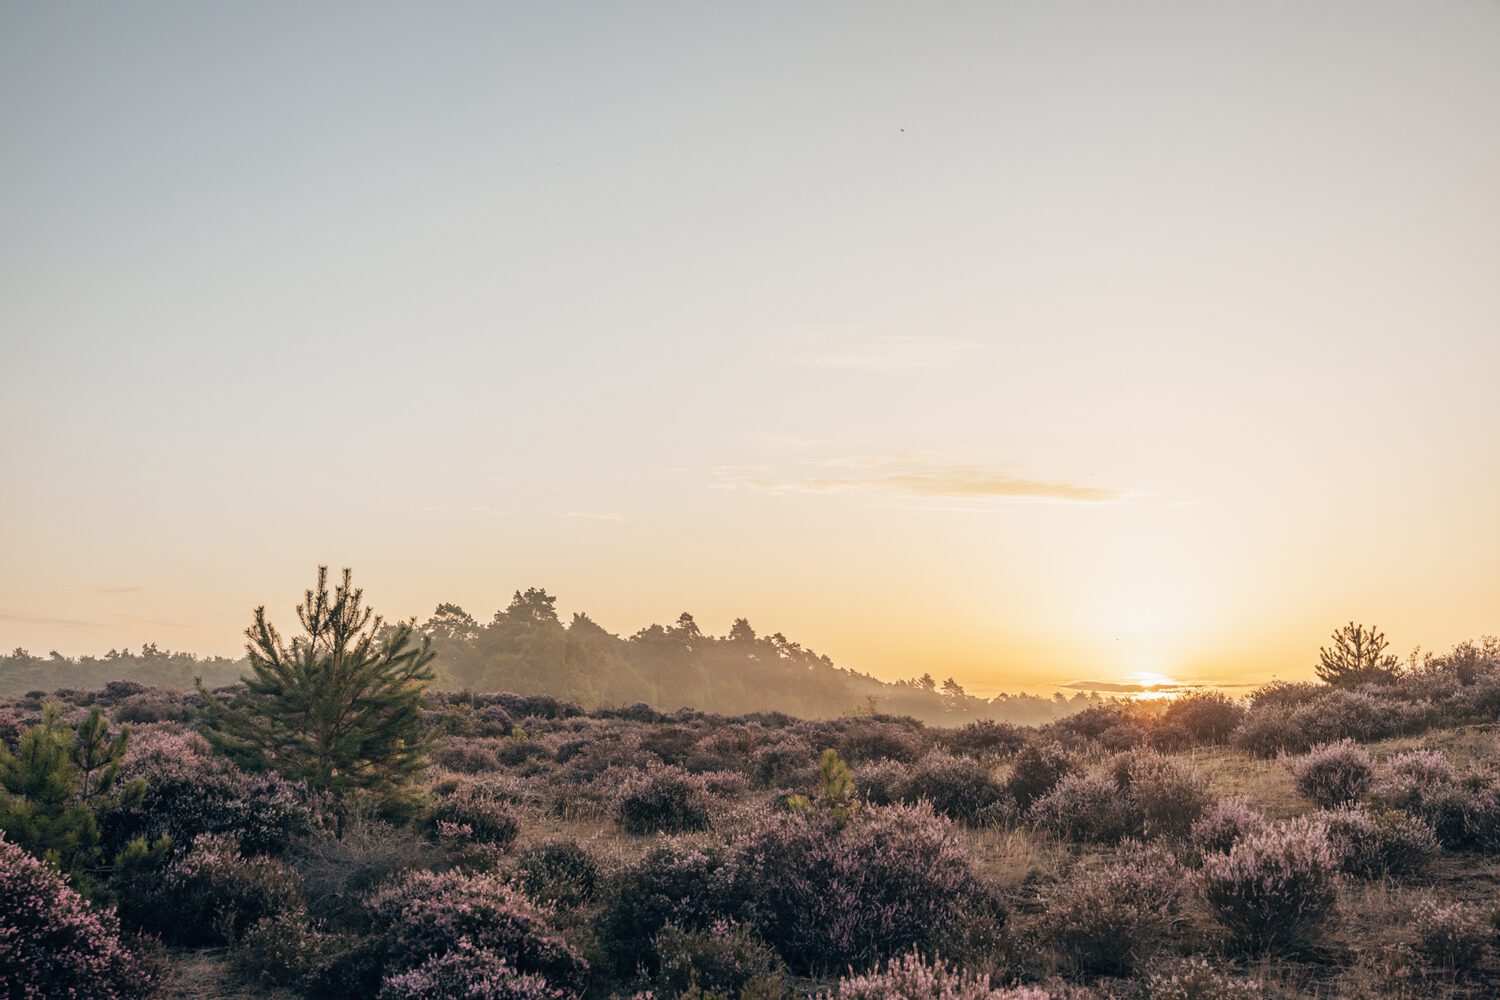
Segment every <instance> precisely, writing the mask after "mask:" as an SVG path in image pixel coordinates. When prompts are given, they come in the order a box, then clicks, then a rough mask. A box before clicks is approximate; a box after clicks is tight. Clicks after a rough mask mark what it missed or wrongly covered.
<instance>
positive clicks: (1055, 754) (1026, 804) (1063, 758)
mask: <svg viewBox="0 0 1500 1000" xmlns="http://www.w3.org/2000/svg"><path fill="white" fill-rule="evenodd" d="M1075 766H1076V765H1075V764H1074V763H1073V758H1071V757H1070V756H1068V753H1067V751H1065V750H1064V749H1063V748H1062V747H1060V746H1058V745H1056V744H1055V743H1047V744H1043V745H1041V746H1037V745H1035V744H1033V745H1031V746H1027V747H1024V748H1022V750H1021V752H1020V753H1018V754H1016V757H1015V760H1014V761H1013V762H1012V764H1011V772H1010V777H1009V778H1007V779H1006V782H1005V789H1006V791H1008V792H1010V795H1011V798H1013V799H1015V800H1016V806H1017V807H1018V808H1020V809H1023V810H1024V809H1029V808H1030V807H1031V804H1032V803H1033V802H1035V801H1036V800H1037V799H1039V798H1041V797H1042V796H1043V795H1046V794H1047V793H1048V792H1050V791H1051V790H1052V788H1053V786H1054V785H1056V784H1057V783H1058V782H1059V781H1061V780H1062V778H1063V776H1064V775H1066V774H1071V773H1072V772H1073V770H1074V768H1075Z"/></svg>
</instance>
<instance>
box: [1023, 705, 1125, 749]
mask: <svg viewBox="0 0 1500 1000" xmlns="http://www.w3.org/2000/svg"><path fill="white" fill-rule="evenodd" d="M1135 724H1136V720H1135V714H1134V710H1133V708H1131V707H1130V706H1126V705H1123V704H1121V703H1119V702H1108V703H1105V704H1103V705H1093V706H1091V707H1089V708H1085V709H1084V710H1083V711H1081V712H1075V713H1073V714H1072V715H1069V716H1067V717H1066V718H1063V719H1058V720H1057V721H1056V722H1054V723H1051V724H1050V725H1048V726H1046V727H1045V728H1044V731H1045V732H1046V733H1047V734H1048V735H1050V736H1051V737H1052V738H1053V739H1056V740H1057V741H1058V742H1060V743H1063V744H1065V745H1068V746H1078V745H1079V744H1082V743H1087V742H1089V741H1091V740H1097V739H1099V737H1100V736H1102V735H1104V733H1106V732H1108V731H1109V730H1111V729H1114V728H1116V727H1118V726H1122V725H1135Z"/></svg>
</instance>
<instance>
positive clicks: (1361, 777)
mask: <svg viewBox="0 0 1500 1000" xmlns="http://www.w3.org/2000/svg"><path fill="white" fill-rule="evenodd" d="M1292 777H1293V779H1294V780H1295V781H1296V785H1297V791H1298V792H1299V793H1301V794H1302V795H1305V796H1307V797H1308V798H1310V799H1312V800H1313V801H1314V802H1316V803H1318V805H1321V806H1337V805H1342V804H1344V803H1346V802H1355V801H1358V800H1359V799H1360V798H1361V797H1363V796H1364V794H1365V793H1366V792H1368V791H1369V790H1370V786H1371V784H1373V783H1374V780H1375V763H1374V761H1373V760H1372V759H1371V758H1370V754H1369V752H1368V751H1366V750H1365V749H1364V748H1363V747H1361V746H1359V745H1358V744H1357V743H1355V742H1354V741H1352V740H1341V741H1339V742H1338V743H1323V744H1320V745H1318V746H1315V747H1313V748H1312V750H1311V751H1309V752H1308V754H1307V755H1306V756H1305V757H1302V758H1300V759H1299V760H1297V761H1295V762H1293V764H1292Z"/></svg>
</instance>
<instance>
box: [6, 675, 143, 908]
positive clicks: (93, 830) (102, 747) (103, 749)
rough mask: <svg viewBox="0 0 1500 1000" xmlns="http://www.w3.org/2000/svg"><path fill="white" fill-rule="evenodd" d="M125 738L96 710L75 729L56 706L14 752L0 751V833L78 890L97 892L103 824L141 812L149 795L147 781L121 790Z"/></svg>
mask: <svg viewBox="0 0 1500 1000" xmlns="http://www.w3.org/2000/svg"><path fill="white" fill-rule="evenodd" d="M126 738H127V730H126V729H123V728H122V729H121V731H120V732H119V734H118V735H116V736H113V737H111V736H110V733H109V726H108V724H107V723H106V722H105V721H104V717H103V715H102V714H101V713H100V712H99V709H97V708H95V709H92V710H91V711H90V712H89V714H88V715H87V716H86V717H85V718H84V720H83V721H82V722H81V723H79V725H78V729H77V731H76V732H75V731H73V730H70V729H69V728H68V727H67V726H64V725H63V723H62V712H61V710H60V709H59V708H58V706H57V705H55V704H53V705H48V706H47V707H46V708H45V709H43V710H42V721H41V722H40V723H39V724H38V725H35V726H32V727H31V728H30V729H28V730H27V731H26V732H25V733H24V734H22V736H21V741H20V745H19V746H18V747H17V750H16V752H15V753H10V752H9V751H7V750H4V749H0V789H3V791H0V830H4V831H5V834H6V836H8V837H9V838H10V839H11V840H13V841H15V842H16V843H18V844H20V845H21V846H22V847H24V848H25V849H26V850H27V851H30V852H31V853H32V854H33V855H35V856H37V857H39V858H41V859H43V860H44V861H48V862H50V863H51V864H53V865H54V866H55V867H56V868H57V869H58V870H59V871H61V872H62V873H63V874H65V875H68V876H70V877H71V878H72V880H73V884H74V886H75V888H78V889H79V890H80V891H84V892H91V891H93V890H94V889H95V888H96V886H95V885H94V882H93V875H94V874H96V873H97V871H98V870H99V866H100V860H101V858H100V855H101V850H100V846H99V840H100V836H99V821H100V819H101V817H103V816H104V815H106V814H107V813H110V812H112V811H114V810H116V809H120V808H123V807H128V806H136V805H139V804H140V802H141V799H142V797H143V796H144V795H145V792H146V786H145V783H144V782H141V781H134V782H128V783H125V784H123V785H122V784H121V783H120V780H119V779H120V766H121V764H123V763H124V760H125V742H126Z"/></svg>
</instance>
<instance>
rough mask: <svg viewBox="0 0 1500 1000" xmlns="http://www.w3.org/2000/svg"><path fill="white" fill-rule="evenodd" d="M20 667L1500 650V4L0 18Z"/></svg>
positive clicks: (1002, 674) (973, 673)
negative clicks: (750, 643) (430, 625)
mask: <svg viewBox="0 0 1500 1000" xmlns="http://www.w3.org/2000/svg"><path fill="white" fill-rule="evenodd" d="M0 135H3V136H4V137H5V138H4V139H3V141H0V361H3V363H0V469H3V472H0V647H4V648H7V649H9V648H12V647H17V646H20V647H26V648H29V649H31V650H32V651H35V652H41V651H46V650H50V649H57V650H60V651H62V652H64V653H68V654H78V653H99V652H102V651H104V650H106V649H109V648H113V647H118V646H125V645H129V646H136V645H139V644H140V643H142V642H146V641H153V642H156V643H158V644H159V645H161V646H165V647H170V648H173V649H187V650H192V651H195V652H199V653H205V654H207V653H213V654H235V653H237V651H238V650H239V649H240V648H241V647H242V644H243V640H242V637H241V632H242V630H243V629H244V627H245V626H246V625H248V624H249V621H250V614H251V610H252V608H253V607H255V606H256V605H259V604H266V605H267V606H268V607H269V609H270V611H271V613H272V618H273V621H274V620H277V618H278V617H281V618H286V617H289V616H290V613H291V607H292V605H293V604H294V603H295V602H296V600H297V599H298V598H299V597H300V595H301V592H302V589H303V588H304V587H306V586H307V585H309V584H310V583H311V582H312V579H313V577H314V574H315V568H316V566H317V565H319V564H329V565H332V566H335V567H338V566H352V567H353V568H354V570H355V578H356V581H357V582H359V583H361V584H362V585H363V586H364V587H365V590H366V595H367V597H368V598H369V599H370V600H371V602H372V603H373V604H374V605H375V606H376V607H377V608H378V609H379V610H381V611H383V612H384V613H386V614H387V616H388V617H393V618H397V617H406V616H410V615H416V616H419V617H425V616H426V615H428V614H430V613H431V612H432V610H433V608H434V607H435V605H436V604H437V603H438V602H444V601H453V602H457V603H459V604H462V605H463V606H464V607H465V608H467V609H468V610H469V611H470V612H471V613H473V614H475V615H476V617H479V618H481V619H487V618H488V617H489V615H490V614H491V613H492V612H493V611H494V610H495V609H496V608H499V607H503V606H504V605H505V604H506V603H507V602H508V600H509V597H510V594H511V593H512V591H514V590H516V589H518V588H525V587H529V586H540V587H545V588H547V589H548V590H549V591H550V592H552V593H554V594H556V595H558V596H559V601H558V605H559V608H560V610H562V611H563V612H564V614H565V615H566V614H567V613H569V612H572V611H578V610H582V611H587V612H588V613H590V614H591V615H592V616H593V617H594V618H595V619H596V620H598V621H599V622H600V623H601V624H603V625H604V626H605V627H607V628H610V629H612V630H615V631H620V632H625V633H629V632H633V631H635V630H636V629H638V628H640V627H642V626H644V625H646V624H649V623H651V622H653V621H662V622H665V621H670V620H671V619H674V618H675V617H676V616H677V614H678V613H679V612H681V611H683V610H688V611H690V612H692V613H693V614H694V615H695V616H696V617H697V619H698V621H699V623H700V625H701V626H702V627H704V628H705V630H708V631H713V632H717V633H722V632H725V631H727V629H728V627H729V624H730V622H731V621H732V619H733V618H735V617H738V616H746V617H748V618H749V619H750V621H751V622H752V624H754V625H755V626H756V627H757V628H759V629H760V630H762V631H775V630H780V631H782V632H784V633H786V634H787V635H788V636H790V637H792V638H794V639H797V640H799V641H801V642H803V643H804V644H806V645H808V646H811V647H813V648H815V649H817V650H819V651H820V652H825V653H827V654H829V655H830V656H832V657H833V658H834V659H835V661H836V662H838V663H839V664H840V665H843V666H848V667H852V668H855V669H859V670H863V671H867V672H870V673H873V674H875V675H876V676H879V677H883V678H886V679H894V678H900V677H911V676H914V675H916V674H920V673H922V672H924V671H925V672H931V673H932V674H933V675H935V676H938V677H946V676H950V675H951V676H954V677H956V678H958V679H959V680H960V681H961V682H963V683H964V684H965V685H966V686H967V687H968V688H969V689H970V690H971V691H979V692H986V693H989V692H995V691H999V690H1023V689H1024V690H1041V691H1045V690H1051V689H1054V688H1053V687H1052V686H1054V685H1059V684H1066V683H1069V682H1073V681H1077V680H1079V679H1082V678H1089V679H1102V680H1111V681H1120V680H1122V679H1125V678H1128V677H1129V676H1130V675H1132V674H1136V673H1159V674H1162V675H1165V676H1169V677H1172V678H1175V679H1179V680H1186V681H1192V682H1204V683H1218V684H1251V683H1259V682H1262V681H1264V680H1267V679H1269V678H1272V677H1280V678H1283V679H1303V678H1306V677H1310V676H1311V673H1312V665H1313V663H1314V662H1315V660H1316V655H1317V647H1318V645H1319V643H1320V642H1321V641H1323V640H1324V638H1325V637H1326V635H1327V634H1328V632H1329V631H1330V630H1331V629H1332V628H1334V627H1336V626H1338V625H1340V624H1342V623H1343V622H1345V621H1348V620H1350V619H1354V620H1357V621H1362V622H1374V623H1376V624H1378V625H1380V626H1381V627H1383V628H1384V629H1385V631H1386V633H1387V634H1388V635H1389V636H1390V638H1391V639H1392V642H1393V646H1394V647H1395V648H1397V649H1399V650H1400V651H1401V652H1402V653H1403V654H1404V653H1405V652H1406V651H1408V650H1409V649H1410V648H1412V647H1414V646H1416V645H1418V644H1420V645H1422V646H1424V647H1426V648H1437V649H1443V648H1446V647H1448V646H1450V645H1452V644H1453V643H1455V642H1458V641H1460V640H1463V639H1467V638H1475V637H1478V636H1479V635H1482V634H1490V633H1496V632H1500V516H1497V510H1500V406H1497V397H1496V389H1495V386H1496V375H1497V371H1500V183H1496V179H1497V178H1500V4H1497V3H1494V2H1491V0H1474V2H1464V0H1450V2H1441V3H1426V4H1424V3H1414V2H1403V3H1388V2H1378V0H1361V2H1358V3H1355V2H1347V3H1346V2H1319V3H1304V2H1263V0H1257V2H1244V3H1232V2H1224V3H1212V4H1203V3H1198V2H1179V3H1141V2H1126V3H1088V4H1081V3H1072V2H1057V0H1048V2H1036V3H973V4H969V3H957V2H955V3H946V4H939V5H934V4H916V3H883V2H871V0H864V2H859V3H838V2H820V3H816V4H807V3H757V4H748V3H745V4H731V3H707V4H704V3H696V4H689V3H632V4H619V3H596V4H583V3H553V4H502V3H433V4H391V3H378V2H359V3H320V4H304V3H277V2H263V3H253V4H252V3H240V4H232V3H227V4H203V3H199V2H183V3H160V2H143V3H137V4H130V5H124V4H109V5H105V4H78V3H69V2H54V0H48V2H10V3H6V4H5V5H4V6H3V7H0Z"/></svg>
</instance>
